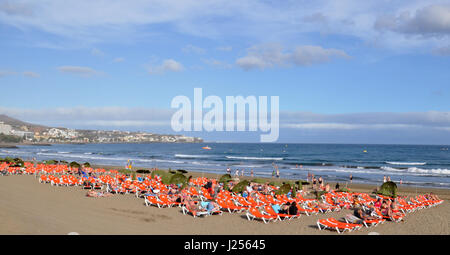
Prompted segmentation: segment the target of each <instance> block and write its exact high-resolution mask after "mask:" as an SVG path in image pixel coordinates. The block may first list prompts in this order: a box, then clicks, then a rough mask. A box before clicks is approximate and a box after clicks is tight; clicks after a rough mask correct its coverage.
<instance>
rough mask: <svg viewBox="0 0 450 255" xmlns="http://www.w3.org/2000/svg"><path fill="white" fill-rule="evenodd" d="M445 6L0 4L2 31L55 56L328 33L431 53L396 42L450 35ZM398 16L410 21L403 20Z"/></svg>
mask: <svg viewBox="0 0 450 255" xmlns="http://www.w3.org/2000/svg"><path fill="white" fill-rule="evenodd" d="M442 2H448V0H446V1H442V0H428V1H425V0H411V1H379V0H367V1H360V0H345V1H335V0H318V1H314V2H312V1H283V2H282V3H280V2H278V1H258V0H248V1H227V0H217V1H209V0H183V1H164V0H148V1H147V0H137V1H109V0H97V1H89V0H67V1H59V0H47V1H45V2H39V1H33V0H21V1H3V2H2V3H1V4H0V23H1V24H2V25H9V26H14V27H16V28H18V29H20V30H21V31H24V32H27V31H29V29H30V28H31V29H36V30H38V31H43V32H45V33H50V34H52V35H57V36H60V37H62V38H58V40H55V41H53V42H50V41H43V40H41V41H40V42H33V43H34V45H39V46H43V47H49V46H53V47H58V48H64V47H65V46H66V45H65V44H70V46H74V45H79V46H80V47H86V45H94V44H95V43H97V42H106V41H111V40H114V41H115V42H123V41H131V42H134V41H136V39H147V40H148V39H149V38H153V36H160V35H161V33H172V32H175V33H181V34H185V35H186V34H187V35H194V36H198V37H206V38H217V39H224V38H233V39H234V38H239V39H245V40H247V41H251V42H267V41H274V40H279V39H280V38H282V40H284V42H283V43H287V42H291V41H292V40H297V41H298V39H299V38H300V39H302V38H304V37H308V35H309V34H311V33H317V32H320V33H322V32H325V33H327V34H338V35H344V36H350V37H352V38H356V39H358V40H361V41H363V42H365V43H368V44H370V45H374V44H376V45H377V46H382V47H389V48H391V49H396V50H398V49H404V48H412V49H415V48H418V47H426V48H427V49H429V47H430V46H436V45H438V44H439V43H441V45H442V40H444V39H436V37H435V38H434V39H430V38H412V39H411V38H408V39H405V38H403V36H400V37H399V36H398V34H400V35H404V34H405V33H406V34H421V35H437V34H447V35H448V7H447V6H448V5H447V4H442ZM386 13H390V17H387V18H385V17H386V16H384V15H385V14H386ZM401 13H410V14H409V15H408V16H406V15H405V16H402V14H401ZM403 17H405V18H404V19H403ZM205 21H206V22H205ZM376 22H378V25H377V26H378V28H382V29H384V30H387V31H391V32H392V33H386V34H381V35H380V33H379V30H377V29H375V26H374V24H375V23H376ZM324 23H326V26H325V28H324ZM153 25H164V26H165V27H169V29H165V30H164V31H161V30H159V29H157V28H156V27H158V26H153ZM324 29H325V30H324ZM49 38H50V37H49ZM79 42H81V43H79ZM308 43H311V44H315V43H312V42H308ZM55 44H56V45H55Z"/></svg>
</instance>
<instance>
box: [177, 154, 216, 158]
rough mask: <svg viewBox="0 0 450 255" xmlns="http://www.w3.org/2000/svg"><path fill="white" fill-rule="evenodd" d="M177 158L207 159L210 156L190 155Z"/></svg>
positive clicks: (180, 155) (181, 155)
mask: <svg viewBox="0 0 450 255" xmlns="http://www.w3.org/2000/svg"><path fill="white" fill-rule="evenodd" d="M175 157H176V158H207V157H210V156H209V155H188V154H175Z"/></svg>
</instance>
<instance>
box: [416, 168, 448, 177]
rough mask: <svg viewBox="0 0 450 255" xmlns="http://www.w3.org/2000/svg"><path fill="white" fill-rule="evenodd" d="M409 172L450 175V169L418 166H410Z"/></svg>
mask: <svg viewBox="0 0 450 255" xmlns="http://www.w3.org/2000/svg"><path fill="white" fill-rule="evenodd" d="M408 172H410V173H422V174H436V175H450V169H445V168H444V169H441V168H437V169H423V168H418V167H410V168H408Z"/></svg>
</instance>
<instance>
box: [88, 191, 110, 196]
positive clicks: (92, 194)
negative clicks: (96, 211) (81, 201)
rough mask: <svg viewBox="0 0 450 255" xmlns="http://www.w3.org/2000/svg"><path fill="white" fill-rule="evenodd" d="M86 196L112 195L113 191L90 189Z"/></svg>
mask: <svg viewBox="0 0 450 255" xmlns="http://www.w3.org/2000/svg"><path fill="white" fill-rule="evenodd" d="M86 196H87V197H110V196H112V194H111V193H103V192H102V191H95V190H90V191H88V193H87V194H86Z"/></svg>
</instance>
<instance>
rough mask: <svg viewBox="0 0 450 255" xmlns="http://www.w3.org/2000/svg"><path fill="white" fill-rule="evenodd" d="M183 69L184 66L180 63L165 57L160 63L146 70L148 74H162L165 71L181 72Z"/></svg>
mask: <svg viewBox="0 0 450 255" xmlns="http://www.w3.org/2000/svg"><path fill="white" fill-rule="evenodd" d="M183 70H184V67H183V65H182V64H181V63H179V62H177V61H175V60H173V59H166V60H164V61H163V62H162V63H161V64H160V65H158V66H152V67H150V68H149V70H148V72H149V73H150V74H164V73H166V72H181V71H183Z"/></svg>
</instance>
